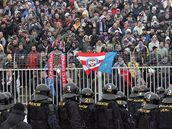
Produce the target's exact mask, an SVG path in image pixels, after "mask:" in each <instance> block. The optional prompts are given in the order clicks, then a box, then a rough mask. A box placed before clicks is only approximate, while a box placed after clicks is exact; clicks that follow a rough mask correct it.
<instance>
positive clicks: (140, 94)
mask: <svg viewBox="0 0 172 129" xmlns="http://www.w3.org/2000/svg"><path fill="white" fill-rule="evenodd" d="M148 91H149V88H148V87H147V86H145V85H141V86H138V89H137V94H136V96H135V97H134V98H133V101H132V102H133V103H132V104H133V105H132V106H133V111H132V113H133V114H132V115H133V117H135V113H136V112H137V111H138V109H140V108H141V105H142V103H143V102H144V94H145V93H146V92H148ZM134 119H135V118H134Z"/></svg>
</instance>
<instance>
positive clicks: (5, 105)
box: [0, 92, 7, 111]
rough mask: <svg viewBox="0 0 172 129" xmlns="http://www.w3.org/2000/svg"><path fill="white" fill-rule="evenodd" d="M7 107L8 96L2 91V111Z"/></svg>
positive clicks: (0, 94)
mask: <svg viewBox="0 0 172 129" xmlns="http://www.w3.org/2000/svg"><path fill="white" fill-rule="evenodd" d="M6 109H7V96H6V95H5V94H4V93H2V92H0V111H3V110H6Z"/></svg>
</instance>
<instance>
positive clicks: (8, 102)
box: [1, 92, 14, 121]
mask: <svg viewBox="0 0 172 129" xmlns="http://www.w3.org/2000/svg"><path fill="white" fill-rule="evenodd" d="M3 94H4V95H5V106H6V108H5V110H4V111H3V112H1V116H3V119H4V121H5V120H6V119H7V117H8V115H9V113H10V112H11V108H12V107H13V106H14V98H13V95H12V94H11V93H10V92H3Z"/></svg>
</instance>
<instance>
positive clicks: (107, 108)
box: [95, 83, 123, 129]
mask: <svg viewBox="0 0 172 129" xmlns="http://www.w3.org/2000/svg"><path fill="white" fill-rule="evenodd" d="M117 91H118V88H117V86H115V85H114V84H112V83H108V84H106V85H105V86H104V88H103V95H102V100H100V101H98V102H97V103H96V113H95V115H96V127H97V129H123V123H122V118H121V114H120V109H119V107H118V105H117V103H116V102H115V99H116V98H117V95H116V94H117Z"/></svg>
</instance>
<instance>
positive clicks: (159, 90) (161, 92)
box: [156, 87, 165, 95]
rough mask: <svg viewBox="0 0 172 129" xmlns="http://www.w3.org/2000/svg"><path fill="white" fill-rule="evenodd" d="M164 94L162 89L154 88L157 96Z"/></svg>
mask: <svg viewBox="0 0 172 129" xmlns="http://www.w3.org/2000/svg"><path fill="white" fill-rule="evenodd" d="M164 92H165V89H164V88H163V87H158V88H156V93H157V94H158V95H159V94H164Z"/></svg>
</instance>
